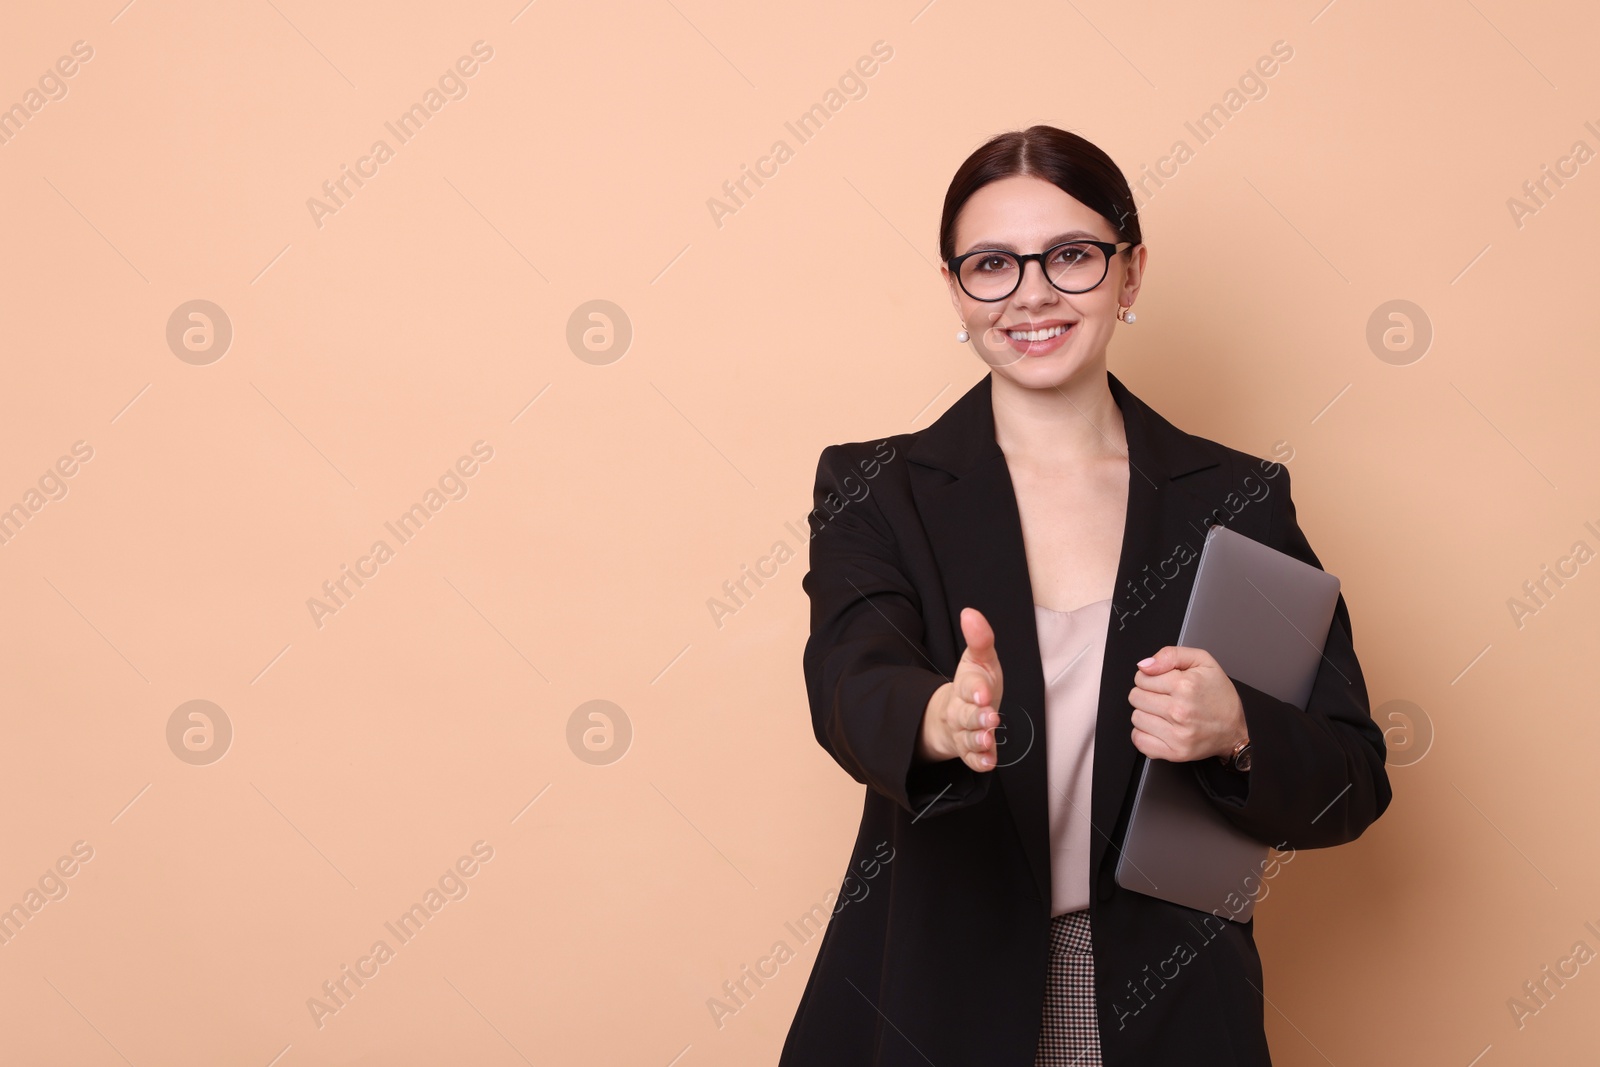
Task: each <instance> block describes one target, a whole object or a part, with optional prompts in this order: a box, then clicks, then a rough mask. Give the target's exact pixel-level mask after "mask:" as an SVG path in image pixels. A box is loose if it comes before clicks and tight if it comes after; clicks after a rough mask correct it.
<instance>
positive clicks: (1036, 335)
mask: <svg viewBox="0 0 1600 1067" xmlns="http://www.w3.org/2000/svg"><path fill="white" fill-rule="evenodd" d="M1067 325H1070V323H1069V324H1067ZM1008 332H1009V333H1010V335H1011V338H1012V340H1015V341H1047V340H1049V339H1050V338H1052V337H1059V336H1061V335H1062V334H1064V333H1066V332H1067V326H1066V325H1062V326H1052V327H1051V328H1050V329H1048V330H1010V331H1008Z"/></svg>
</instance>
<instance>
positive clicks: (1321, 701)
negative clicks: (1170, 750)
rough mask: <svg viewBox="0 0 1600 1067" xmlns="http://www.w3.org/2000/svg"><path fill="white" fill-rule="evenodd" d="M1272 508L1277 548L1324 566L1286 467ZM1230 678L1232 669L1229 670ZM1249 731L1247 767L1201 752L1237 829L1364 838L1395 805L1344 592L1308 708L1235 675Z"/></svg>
mask: <svg viewBox="0 0 1600 1067" xmlns="http://www.w3.org/2000/svg"><path fill="white" fill-rule="evenodd" d="M1281 473H1282V477H1283V482H1282V484H1281V485H1279V486H1278V487H1277V493H1278V495H1277V496H1276V497H1275V498H1274V499H1275V503H1274V505H1273V510H1272V528H1273V531H1274V533H1275V535H1276V537H1277V543H1276V544H1275V545H1274V547H1276V548H1279V549H1281V550H1282V551H1284V552H1287V553H1288V554H1289V555H1291V556H1293V557H1295V558H1296V559H1299V560H1302V561H1304V562H1306V563H1309V564H1311V565H1312V566H1314V567H1317V568H1319V569H1326V568H1323V566H1322V563H1321V562H1320V561H1319V560H1318V559H1317V555H1316V553H1315V552H1313V551H1312V550H1311V545H1310V544H1309V543H1308V542H1307V540H1306V536H1305V534H1304V533H1303V532H1302V531H1301V529H1300V525H1299V523H1298V522H1296V521H1295V508H1294V500H1293V498H1292V497H1290V495H1289V470H1288V468H1287V467H1284V468H1282V471H1281ZM1230 677H1231V676H1230ZM1232 681H1233V684H1234V688H1235V689H1237V690H1238V692H1239V699H1240V702H1241V703H1242V704H1243V705H1244V718H1245V724H1246V727H1247V729H1248V731H1249V735H1250V745H1251V749H1250V751H1251V766H1250V771H1249V773H1248V774H1239V773H1237V772H1235V771H1230V770H1228V769H1227V768H1225V767H1223V766H1222V764H1221V763H1219V762H1218V761H1216V760H1215V759H1210V758H1207V759H1205V760H1199V761H1196V768H1195V773H1196V776H1197V777H1198V778H1199V780H1200V784H1201V787H1202V788H1203V789H1204V790H1205V791H1206V793H1207V795H1208V796H1210V798H1211V799H1212V801H1213V802H1214V803H1215V804H1216V805H1217V806H1218V807H1219V808H1220V809H1221V811H1222V812H1223V814H1224V815H1225V816H1226V817H1227V818H1228V820H1229V821H1230V822H1232V823H1233V824H1234V825H1235V826H1237V827H1238V828H1239V829H1241V830H1243V831H1244V832H1245V833H1247V834H1249V835H1250V836H1252V837H1254V838H1256V839H1257V840H1258V841H1261V842H1264V843H1265V844H1268V845H1271V846H1273V847H1275V848H1278V849H1301V848H1326V847H1328V846H1330V845H1338V844H1343V843H1344V842H1347V841H1353V840H1355V839H1356V838H1357V837H1359V836H1360V835H1361V833H1362V831H1364V830H1365V829H1366V828H1367V827H1368V826H1370V825H1371V824H1372V823H1373V822H1374V821H1375V820H1376V819H1377V818H1378V816H1380V815H1382V814H1383V812H1384V809H1386V808H1387V807H1388V806H1389V801H1390V799H1391V795H1392V794H1391V791H1390V786H1389V776H1388V772H1387V771H1386V770H1385V769H1384V761H1385V759H1386V757H1387V752H1388V750H1387V746H1386V745H1385V744H1384V739H1383V731H1382V729H1380V728H1379V726H1378V725H1377V724H1376V723H1375V722H1373V720H1372V713H1371V709H1370V706H1369V704H1368V700H1367V686H1366V680H1365V679H1364V678H1363V676H1362V673H1361V664H1360V663H1359V662H1358V661H1357V660H1356V653H1355V646H1354V641H1353V638H1352V636H1351V631H1350V610H1349V608H1348V607H1346V605H1345V601H1344V594H1343V593H1341V594H1340V595H1339V599H1338V601H1337V603H1336V604H1335V606H1334V612H1333V621H1332V624H1331V626H1330V628H1329V631H1328V638H1327V642H1326V644H1325V646H1324V648H1323V658H1322V664H1321V666H1320V668H1319V669H1318V671H1317V677H1316V680H1315V681H1314V682H1313V684H1312V689H1311V697H1310V699H1309V700H1308V701H1307V702H1306V708H1305V710H1304V711H1302V710H1301V709H1299V708H1297V707H1295V706H1294V705H1293V704H1290V703H1288V702H1287V701H1283V700H1279V699H1277V698H1276V697H1272V696H1269V695H1267V694H1266V693H1263V692H1262V691H1261V690H1259V689H1256V688H1255V687H1253V686H1251V685H1248V684H1246V683H1244V682H1241V681H1239V680H1238V679H1237V678H1233V679H1232Z"/></svg>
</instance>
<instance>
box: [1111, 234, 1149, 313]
mask: <svg viewBox="0 0 1600 1067" xmlns="http://www.w3.org/2000/svg"><path fill="white" fill-rule="evenodd" d="M1131 251H1132V252H1133V255H1132V257H1130V259H1129V261H1128V263H1127V266H1125V267H1124V268H1123V274H1122V287H1121V291H1120V293H1119V295H1118V298H1117V302H1118V303H1119V304H1123V305H1126V306H1127V307H1132V306H1133V301H1134V299H1135V298H1136V297H1137V296H1138V295H1139V289H1140V287H1141V286H1143V285H1144V265H1145V254H1146V253H1147V252H1148V251H1149V246H1147V245H1144V244H1140V245H1139V247H1137V248H1135V249H1132V250H1131ZM1117 258H1118V259H1122V258H1123V256H1122V254H1121V253H1120V252H1119V253H1118V254H1117Z"/></svg>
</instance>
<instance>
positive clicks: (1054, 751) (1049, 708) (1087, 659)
mask: <svg viewBox="0 0 1600 1067" xmlns="http://www.w3.org/2000/svg"><path fill="white" fill-rule="evenodd" d="M1033 607H1034V621H1035V625H1036V626H1037V629H1038V634H1039V658H1040V661H1041V663H1042V664H1043V666H1044V682H1045V698H1044V708H1045V711H1044V713H1045V721H1046V727H1045V742H1046V753H1045V758H1046V762H1045V766H1046V774H1047V776H1048V783H1049V785H1048V792H1047V795H1048V796H1049V798H1050V914H1051V916H1052V917H1053V916H1056V915H1062V914H1065V913H1066V912H1069V911H1078V910H1080V909H1082V908H1087V907H1088V906H1089V892H1090V875H1089V846H1090V843H1091V842H1090V834H1091V833H1092V832H1093V831H1092V830H1091V829H1090V824H1089V795H1090V785H1091V783H1092V782H1093V780H1094V730H1095V723H1096V720H1097V719H1098V715H1099V709H1100V666H1101V661H1102V660H1103V659H1104V658H1105V647H1106V633H1107V630H1108V629H1109V624H1110V621H1111V598H1110V597H1107V598H1106V599H1105V600H1096V601H1095V602H1094V603H1092V604H1084V605H1082V606H1081V607H1076V608H1073V609H1072V610H1071V611H1056V610H1055V609H1053V608H1046V607H1041V606H1040V605H1038V604H1035V605H1034V606H1033Z"/></svg>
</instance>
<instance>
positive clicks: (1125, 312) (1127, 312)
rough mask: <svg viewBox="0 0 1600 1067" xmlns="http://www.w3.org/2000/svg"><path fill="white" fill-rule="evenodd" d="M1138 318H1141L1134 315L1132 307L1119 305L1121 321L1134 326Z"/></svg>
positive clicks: (1118, 314)
mask: <svg viewBox="0 0 1600 1067" xmlns="http://www.w3.org/2000/svg"><path fill="white" fill-rule="evenodd" d="M1138 317H1139V316H1137V315H1135V314H1134V313H1133V308H1132V307H1131V306H1125V305H1122V304H1118V305H1117V318H1119V319H1121V320H1122V321H1123V322H1126V323H1127V324H1128V325H1130V326H1132V325H1133V323H1134V322H1135V320H1137V319H1138Z"/></svg>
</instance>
